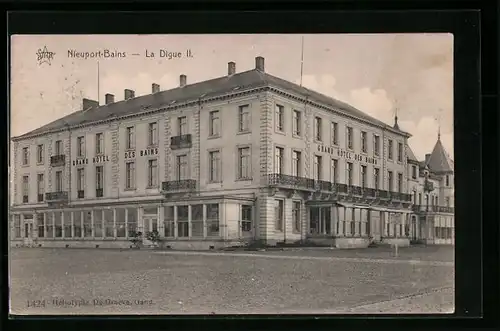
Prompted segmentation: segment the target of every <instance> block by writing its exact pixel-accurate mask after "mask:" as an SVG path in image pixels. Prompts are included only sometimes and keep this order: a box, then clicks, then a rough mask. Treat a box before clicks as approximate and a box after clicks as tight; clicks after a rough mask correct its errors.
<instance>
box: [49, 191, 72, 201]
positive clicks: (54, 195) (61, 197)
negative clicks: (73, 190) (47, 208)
mask: <svg viewBox="0 0 500 331" xmlns="http://www.w3.org/2000/svg"><path fill="white" fill-rule="evenodd" d="M45 200H47V202H54V201H67V200H68V192H66V191H59V192H47V193H45Z"/></svg>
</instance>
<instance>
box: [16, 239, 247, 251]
mask: <svg viewBox="0 0 500 331" xmlns="http://www.w3.org/2000/svg"><path fill="white" fill-rule="evenodd" d="M236 245H243V243H241V242H239V241H238V242H235V241H222V240H169V241H167V240H166V241H164V242H162V247H163V248H165V249H174V250H210V249H221V248H224V247H228V246H236ZM10 246H11V247H50V248H66V247H67V248H130V247H131V246H132V243H131V242H130V241H129V240H69V239H59V240H38V241H33V242H32V243H31V244H30V245H28V244H25V242H24V241H23V240H12V241H11V243H10ZM144 248H150V247H149V246H144Z"/></svg>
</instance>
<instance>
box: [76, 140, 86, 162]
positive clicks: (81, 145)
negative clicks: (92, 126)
mask: <svg viewBox="0 0 500 331" xmlns="http://www.w3.org/2000/svg"><path fill="white" fill-rule="evenodd" d="M76 156H77V157H83V156H85V137H83V136H82V137H77V138H76Z"/></svg>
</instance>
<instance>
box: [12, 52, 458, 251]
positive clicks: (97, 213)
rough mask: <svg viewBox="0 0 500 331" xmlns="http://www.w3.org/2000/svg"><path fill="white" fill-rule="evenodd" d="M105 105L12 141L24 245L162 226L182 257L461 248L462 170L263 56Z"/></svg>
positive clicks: (84, 241)
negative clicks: (240, 248) (417, 151)
mask: <svg viewBox="0 0 500 331" xmlns="http://www.w3.org/2000/svg"><path fill="white" fill-rule="evenodd" d="M105 99H106V100H105V104H103V105H99V104H98V102H96V101H93V100H88V99H84V100H83V105H82V109H81V110H78V111H76V112H74V113H72V114H70V115H68V116H66V117H64V118H61V119H59V120H56V121H54V122H52V123H50V124H47V125H45V126H43V127H41V128H39V129H36V130H34V131H32V132H29V133H26V134H24V135H22V136H19V137H15V138H13V139H12V141H13V144H14V155H13V170H12V171H13V199H14V201H13V205H12V207H11V220H12V227H11V228H12V231H11V242H12V244H13V245H35V246H49V247H50V246H54V247H57V246H59V247H65V246H68V247H83V246H86V247H128V246H130V239H131V238H130V237H131V235H132V234H133V233H134V232H136V231H140V232H142V233H147V232H150V231H154V230H156V231H158V232H159V233H160V235H161V236H162V237H163V238H164V240H165V244H166V245H167V246H170V247H171V248H178V249H211V248H219V247H222V246H228V245H241V244H245V243H249V242H253V241H261V242H264V243H267V244H277V243H281V242H287V243H288V242H299V241H305V240H307V241H313V242H318V243H326V244H330V245H332V246H337V247H366V246H367V245H368V244H369V243H370V241H375V242H381V243H397V244H399V245H408V244H409V242H410V240H411V239H414V240H415V241H418V240H421V241H425V242H427V243H452V242H453V239H452V238H453V236H454V233H453V163H452V162H451V161H450V160H449V158H448V157H447V155H446V152H445V151H444V149H443V147H442V145H441V142H440V140H439V139H438V142H437V144H436V147H435V148H434V151H433V152H432V154H431V155H429V157H427V158H426V161H425V162H418V161H417V160H416V158H415V156H414V155H413V153H412V152H411V150H410V148H409V146H408V138H409V137H410V134H409V133H406V132H403V131H402V130H400V129H399V127H398V124H397V117H396V119H395V124H394V126H390V125H387V124H385V123H383V122H381V121H379V120H377V119H375V118H372V117H370V116H368V115H366V114H365V113H363V112H361V111H359V110H358V109H356V108H354V107H352V106H350V105H348V104H345V103H342V102H340V101H338V100H335V99H332V98H330V97H327V96H325V95H322V94H320V93H317V92H314V91H312V90H309V89H306V88H303V87H300V86H298V85H296V84H293V83H291V82H288V81H285V80H283V79H280V78H277V77H275V76H272V75H269V74H267V73H266V72H265V70H264V58H262V57H257V58H256V59H255V69H253V70H249V71H245V72H241V73H237V72H236V65H235V63H234V62H230V63H229V64H228V72H227V74H226V75H224V76H222V77H219V78H216V79H212V80H208V81H204V82H200V83H195V84H187V78H186V76H185V75H181V76H180V81H179V87H177V88H174V89H171V90H167V91H161V90H160V86H159V85H158V84H152V93H151V94H149V95H145V96H138V97H136V96H135V95H134V91H132V90H128V89H126V90H125V91H124V100H122V101H115V100H114V96H113V95H111V94H107V95H106V97H105ZM421 196H422V199H424V200H423V202H422V200H421V198H420V197H421ZM417 199H418V200H417ZM443 204H444V205H443ZM145 243H146V244H147V243H148V242H147V240H145Z"/></svg>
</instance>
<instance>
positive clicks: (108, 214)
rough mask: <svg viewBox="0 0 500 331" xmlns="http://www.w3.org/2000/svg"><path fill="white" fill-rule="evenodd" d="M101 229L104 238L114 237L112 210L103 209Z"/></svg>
mask: <svg viewBox="0 0 500 331" xmlns="http://www.w3.org/2000/svg"><path fill="white" fill-rule="evenodd" d="M102 222H103V229H104V237H105V238H114V237H115V225H114V215H113V210H111V209H104V215H103V219H102Z"/></svg>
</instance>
